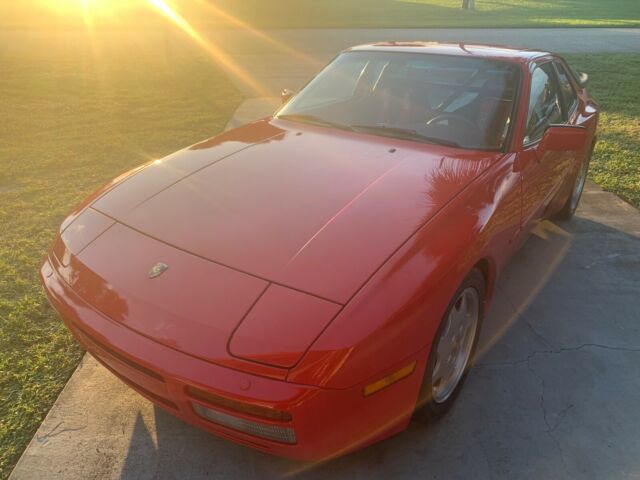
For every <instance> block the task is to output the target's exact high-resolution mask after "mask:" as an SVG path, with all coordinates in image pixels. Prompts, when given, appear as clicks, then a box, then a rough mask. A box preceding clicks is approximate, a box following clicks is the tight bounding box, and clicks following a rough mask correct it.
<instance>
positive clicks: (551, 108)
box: [524, 62, 564, 144]
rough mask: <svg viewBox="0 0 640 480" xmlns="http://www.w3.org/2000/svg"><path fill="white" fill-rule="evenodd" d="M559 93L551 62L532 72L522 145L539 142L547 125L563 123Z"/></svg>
mask: <svg viewBox="0 0 640 480" xmlns="http://www.w3.org/2000/svg"><path fill="white" fill-rule="evenodd" d="M563 121H564V118H563V115H562V108H561V105H560V92H559V91H558V84H557V82H556V79H555V72H554V70H553V66H552V65H551V62H548V63H545V64H543V65H541V66H539V67H536V69H535V70H534V71H533V74H532V76H531V92H530V94H529V112H528V114H527V130H526V134H525V138H524V143H525V144H528V143H532V142H536V141H538V140H540V139H541V138H542V135H543V134H544V132H545V130H546V129H547V127H548V126H549V125H553V124H557V123H563Z"/></svg>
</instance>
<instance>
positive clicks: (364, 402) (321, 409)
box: [41, 258, 426, 461]
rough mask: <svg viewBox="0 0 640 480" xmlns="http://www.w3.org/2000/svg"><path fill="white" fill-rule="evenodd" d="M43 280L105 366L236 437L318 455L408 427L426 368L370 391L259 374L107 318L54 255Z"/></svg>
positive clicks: (288, 453) (301, 455) (175, 410)
mask: <svg viewBox="0 0 640 480" xmlns="http://www.w3.org/2000/svg"><path fill="white" fill-rule="evenodd" d="M51 261H52V262H55V261H56V260H55V258H53V259H52V260H51ZM41 279H42V283H43V286H44V290H45V292H46V294H47V296H48V298H49V301H50V302H51V304H52V306H53V307H54V308H55V310H57V311H58V313H59V314H60V315H61V317H62V318H63V320H64V322H65V324H66V325H67V326H68V328H69V329H70V330H71V332H72V333H73V335H74V336H75V337H76V339H77V340H78V341H79V342H80V343H81V344H82V345H83V346H84V347H85V348H86V349H87V351H89V352H90V353H91V354H92V355H93V356H94V357H96V359H98V360H99V361H100V362H101V363H102V364H103V365H104V366H105V367H107V368H108V369H109V370H110V371H111V372H113V373H114V374H115V375H116V376H118V377H119V378H120V379H122V380H123V381H124V382H125V383H127V384H128V385H129V386H131V387H132V388H133V389H135V390H136V391H138V392H139V393H140V394H141V395H143V396H145V397H146V398H147V399H149V400H151V401H152V402H153V403H155V404H156V405H158V406H159V407H161V408H163V409H164V410H166V411H168V412H169V413H171V414H173V415H175V416H177V417H179V418H181V419H182V420H184V421H185V422H187V423H190V424H192V425H195V426H197V427H199V428H202V429H204V430H206V431H208V432H211V433H214V434H216V435H219V436H222V437H225V438H228V439H230V440H233V441H234V442H237V443H240V444H243V445H246V446H249V447H252V448H256V449H258V450H261V451H264V452H268V453H273V454H276V455H280V456H284V457H289V458H296V459H300V460H306V461H318V460H323V459H328V458H332V457H335V456H338V455H342V454H344V453H347V452H349V451H352V450H355V449H357V448H360V447H363V446H365V445H368V444H371V443H374V442H376V441H378V440H381V439H383V438H385V437H388V436H390V435H392V434H395V433H397V432H399V431H402V430H404V428H405V427H406V426H407V424H408V422H409V420H410V417H411V414H412V412H413V409H414V407H415V400H416V398H417V393H418V390H419V387H420V381H421V379H422V373H423V372H422V368H417V369H416V371H415V372H414V373H413V374H412V375H410V376H409V377H407V378H405V379H403V380H401V381H399V382H397V383H396V384H394V385H392V386H391V387H388V388H386V389H384V390H382V391H380V392H378V393H376V394H374V395H371V396H370V397H367V398H365V397H364V396H363V393H362V391H363V390H362V389H363V386H364V384H360V385H356V386H353V387H351V388H348V389H328V388H319V387H314V386H307V385H297V384H293V383H288V382H285V381H282V380H276V379H271V378H266V377H261V376H257V375H253V374H249V373H246V372H243V371H240V370H234V369H232V368H227V367H221V366H219V365H216V364H214V363H211V362H208V361H204V360H202V359H199V358H197V357H193V356H190V355H187V354H185V353H182V352H179V351H177V350H174V349H172V348H169V347H167V346H164V345H161V344H159V343H158V342H156V341H154V340H151V339H149V338H147V337H145V336H143V335H140V334H139V333H136V332H134V331H132V330H131V329H129V328H127V327H126V326H124V325H122V324H120V323H118V322H116V321H114V320H111V319H109V318H107V317H106V316H104V315H103V314H101V313H100V312H98V311H97V310H95V309H94V308H92V307H91V306H90V305H89V304H88V303H86V302H85V301H84V300H83V299H81V298H80V296H79V295H77V294H76V293H75V292H74V291H73V290H72V289H71V288H70V287H69V285H68V284H66V283H65V282H64V280H63V279H62V278H61V277H60V276H59V275H58V273H57V272H56V270H55V268H54V267H53V266H52V264H51V263H50V261H49V260H47V261H45V263H44V265H43V266H42V269H41ZM424 357H426V352H419V353H417V354H416V356H415V358H412V359H410V360H413V359H415V360H417V361H418V365H421V364H424V363H425V362H424V361H422V360H424ZM410 360H409V361H410ZM364 383H368V382H364ZM189 387H195V388H197V389H201V390H205V391H208V392H211V393H214V394H216V395H219V396H222V397H225V398H228V399H231V400H234V401H237V402H242V403H246V404H250V405H256V406H260V407H267V408H271V409H275V410H279V411H284V412H288V413H290V414H291V420H290V421H288V422H282V421H279V420H267V419H262V418H260V419H257V418H256V417H252V416H250V415H243V414H239V413H238V412H237V411H233V412H232V411H225V409H224V408H220V407H219V406H218V405H211V404H207V403H206V402H204V401H202V400H201V399H198V398H195V397H194V396H192V395H190V393H189V391H190V388H189ZM197 405H200V406H202V407H206V408H210V409H215V410H219V411H222V412H223V413H226V414H232V415H234V416H235V417H238V418H244V419H246V420H250V421H255V422H259V423H262V424H265V425H274V426H277V427H286V428H292V429H293V431H294V432H295V444H285V443H281V442H278V441H272V440H267V439H264V438H260V437H257V436H254V435H249V434H247V433H243V432H241V431H238V430H234V429H232V428H227V427H225V426H222V425H219V424H217V423H213V422H211V421H208V420H206V419H204V418H203V417H202V416H200V415H198V413H197V412H196V410H197V409H198V407H197ZM200 410H201V409H200Z"/></svg>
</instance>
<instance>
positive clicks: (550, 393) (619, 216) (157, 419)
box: [11, 29, 640, 480]
mask: <svg viewBox="0 0 640 480" xmlns="http://www.w3.org/2000/svg"><path fill="white" fill-rule="evenodd" d="M323 32H326V31H311V32H307V33H305V32H303V31H300V32H290V33H288V35H293V36H296V35H297V36H302V37H304V36H306V38H307V39H309V38H317V36H318V35H320V38H321V39H322V40H321V43H322V42H324V41H327V42H332V41H333V42H337V43H336V44H331V45H333V47H335V48H334V50H333V51H331V52H329V51H324V50H325V48H328V47H324V48H320V49H319V50H318V51H317V52H316V53H314V51H313V48H312V45H308V44H306V45H307V47H305V48H306V50H305V54H309V55H310V56H311V57H312V58H313V59H315V60H319V61H321V60H322V59H323V56H326V55H329V56H331V55H333V54H334V53H335V51H336V50H339V49H340V48H342V46H346V45H349V44H353V43H361V42H362V41H367V38H365V37H366V36H367V35H373V34H374V33H375V38H378V39H379V38H394V37H393V36H392V34H391V33H390V32H385V31H376V32H372V31H366V30H365V31H340V32H339V38H338V39H336V38H334V35H338V34H337V33H335V34H333V33H332V34H331V35H330V38H329V37H322V35H325V33H323ZM394 32H396V33H394V35H396V34H398V35H399V34H400V33H401V34H402V35H405V37H407V38H415V37H414V33H413V31H410V30H402V31H394ZM397 32H400V33H397ZM430 32H432V31H430ZM465 32H467V33H465ZM470 32H472V33H468V31H462V30H461V31H458V35H473V34H474V33H473V32H474V31H470ZM505 32H506V31H501V32H495V31H486V33H483V35H505ZM535 32H536V31H534V30H527V31H522V32H518V33H517V35H518V38H521V39H523V41H524V39H525V38H531V39H533V38H534V36H535V35H534V34H535ZM575 32H579V30H577V29H576V30H571V31H568V32H567V35H576V33H575ZM598 32H603V33H598ZM617 32H618V31H614V34H612V35H613V37H615V38H627V39H629V42H630V43H633V42H635V47H634V48H635V49H636V51H640V45H638V38H639V36H640V31H638V30H625V31H623V32H624V33H623V34H618V33H617ZM448 34H449V33H448ZM543 34H544V36H545V38H547V39H548V40H549V41H552V40H553V37H554V35H553V33H551V31H550V30H548V29H545V30H544V32H543ZM594 34H598V35H605V34H606V31H605V30H602V31H601V30H589V35H594ZM236 35H237V34H236ZM581 35H582V36H583V37H584V36H585V35H586V33H582V34H581ZM618 35H622V37H619V36H618ZM356 37H357V38H358V39H360V40H356ZM405 37H402V38H405ZM243 38H244V37H243ZM331 38H332V39H333V40H331ZM421 38H426V37H425V36H424V35H422V36H421ZM474 38H476V37H472V39H474ZM571 38H573V37H571ZM603 38H604V37H603ZM478 40H479V39H478ZM244 41H246V38H245V39H240V40H238V41H237V42H236V43H233V42H230V43H229V50H230V51H232V57H233V58H234V59H236V60H237V61H238V62H240V63H241V64H243V65H245V66H246V67H247V68H248V69H250V71H251V72H252V73H254V74H255V75H256V77H257V78H259V79H260V81H264V82H265V83H268V84H270V85H272V89H271V91H277V90H275V89H276V88H277V89H279V88H280V87H281V86H291V87H294V88H295V87H297V86H298V85H296V84H295V83H296V81H303V79H304V78H305V75H307V74H308V73H309V71H310V69H309V67H308V66H305V65H303V63H304V61H303V60H301V59H296V58H293V57H292V56H291V55H289V54H283V53H282V52H276V51H275V50H273V49H270V50H269V51H270V52H271V53H270V54H269V55H272V57H269V56H268V55H267V52H262V53H261V52H259V51H258V52H257V53H255V52H254V53H251V52H250V51H245V50H244V49H245V46H243V45H244V44H243V42H244ZM490 41H493V40H490ZM498 41H499V40H498ZM505 41H507V40H505ZM555 41H556V43H557V44H558V45H560V43H565V42H564V41H559V40H558V39H556V40H555ZM501 43H505V42H501ZM510 43H513V42H510ZM567 43H568V41H567ZM578 43H579V41H578ZM338 44H339V45H338ZM343 44H346V45H343ZM322 45H325V44H324V43H322ZM541 46H542V48H551V47H548V46H545V45H541ZM333 47H332V48H333ZM257 48H258V50H259V49H260V48H266V47H264V45H262V44H261V46H259V47H257ZM558 50H559V49H558ZM565 51H566V49H565ZM274 58H277V59H278V61H277V62H275V63H273V62H272V60H273V59H274ZM287 82H288V83H287ZM273 102H274V101H273V100H269V99H253V100H249V101H248V102H246V103H245V104H244V105H243V106H242V107H241V108H240V110H239V111H238V112H237V115H236V118H235V119H233V120H232V122H231V125H234V124H236V123H238V122H241V121H246V120H250V119H252V118H257V117H259V116H261V115H264V114H266V113H267V112H269V111H270V110H271V109H272V108H273ZM276 102H277V101H276ZM639 272H640V213H639V212H638V211H637V210H635V209H634V208H633V207H631V206H629V205H628V204H626V203H625V202H623V201H622V200H620V199H618V198H617V197H616V196H615V195H612V194H610V193H606V192H603V191H601V190H600V189H599V188H598V187H596V186H594V185H593V184H588V185H587V188H586V191H585V194H584V197H583V201H582V204H581V206H580V209H579V210H578V214H577V217H576V218H575V219H574V220H573V221H572V222H569V223H563V224H553V223H550V222H544V223H542V224H541V225H539V227H538V228H537V229H536V231H535V233H534V234H533V235H532V237H531V238H530V239H529V240H528V241H527V243H526V244H525V245H524V247H523V249H522V250H521V251H520V252H519V253H518V254H517V255H516V257H515V258H514V259H513V261H512V262H511V264H510V265H509V266H508V268H507V269H506V271H505V272H504V275H503V277H502V279H501V280H500V282H499V284H498V286H497V293H496V297H495V300H494V305H493V308H492V310H491V312H490V314H489V316H488V318H487V319H486V322H485V328H484V330H483V335H482V339H481V346H482V348H481V353H480V358H479V360H478V365H477V366H476V367H475V368H474V369H473V370H472V371H471V373H470V376H469V379H468V382H467V384H466V385H465V389H464V390H463V392H462V394H461V395H460V397H459V399H458V402H457V404H456V405H455V407H454V409H453V410H452V412H451V413H450V414H449V415H448V416H447V417H445V418H444V419H443V420H442V421H441V422H440V423H438V424H435V425H420V424H412V425H411V426H410V427H409V429H408V430H407V431H406V432H404V433H402V434H401V435H398V436H396V437H394V438H392V439H390V440H387V441H385V442H382V443H380V444H377V445H374V446H372V447H369V448H367V449H364V450H362V451H360V452H357V453H354V454H352V455H349V456H346V457H343V458H340V459H337V460H334V461H332V462H329V463H326V464H319V465H308V464H301V463H295V462H290V461H287V460H283V459H279V458H275V457H271V456H268V455H266V454H262V453H259V452H255V451H253V450H250V449H247V448H245V447H241V446H237V445H235V444H232V443H229V442H227V441H225V440H221V439H219V438H217V437H213V436H210V435H208V434H206V433H204V432H202V431H199V430H197V429H195V428H193V427H190V426H188V425H185V424H184V423H182V422H181V421H179V420H177V419H175V418H174V417H172V416H170V415H168V414H166V413H164V412H163V411H161V410H159V409H156V408H154V407H153V405H152V404H150V403H149V402H147V401H146V400H144V399H142V398H141V397H140V396H138V395H137V394H135V393H134V392H132V391H131V390H130V389H128V388H127V387H126V386H124V385H123V384H122V383H121V382H120V381H119V380H117V379H116V378H114V377H113V376H112V375H111V374H110V373H109V372H107V371H106V370H105V369H104V368H102V367H100V366H99V365H98V364H97V363H96V362H95V360H93V359H92V358H91V357H90V356H87V357H85V359H84V360H83V362H82V364H81V365H80V367H79V368H78V370H77V371H76V373H75V374H74V375H73V377H72V378H71V380H70V381H69V383H68V384H67V386H66V387H65V389H64V391H63V392H62V394H61V395H60V398H59V399H58V401H57V402H56V404H55V405H54V407H53V408H52V410H51V411H50V413H49V415H48V416H47V418H46V420H45V421H44V423H43V424H42V426H41V427H40V429H39V430H38V432H37V433H36V435H35V436H34V438H33V440H32V441H31V444H30V445H29V447H28V449H27V450H26V451H25V453H24V455H23V456H22V458H21V460H20V462H19V463H18V465H17V467H16V468H15V470H14V472H13V474H12V477H11V478H12V479H31V478H43V477H54V478H68V479H87V478H127V479H128V478H131V479H134V478H135V479H139V478H143V479H144V478H149V479H172V478H224V479H226V478H229V479H230V478H246V479H263V478H278V477H283V476H291V475H294V474H297V478H305V479H306V478H334V479H340V478H349V479H354V478H356V479H357V478H363V479H367V480H371V479H377V478H380V479H387V478H505V479H507V478H531V479H539V478H594V479H601V478H615V479H619V478H629V479H631V478H639V477H640V434H639V432H640V408H638V407H639V406H640V307H638V299H639V298H640V273H639Z"/></svg>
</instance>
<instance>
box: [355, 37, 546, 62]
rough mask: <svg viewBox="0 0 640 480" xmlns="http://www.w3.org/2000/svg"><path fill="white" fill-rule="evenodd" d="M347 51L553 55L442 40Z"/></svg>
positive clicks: (518, 57) (520, 58)
mask: <svg viewBox="0 0 640 480" xmlns="http://www.w3.org/2000/svg"><path fill="white" fill-rule="evenodd" d="M345 51H347V52H348V51H378V52H389V53H394V52H400V53H425V54H435V55H453V56H460V57H476V58H488V59H491V58H492V59H496V60H498V59H499V60H509V61H513V62H520V63H528V62H530V61H531V60H533V59H534V58H538V57H542V56H546V55H551V53H550V52H545V51H542V50H530V49H526V48H515V47H506V46H499V45H484V44H477V43H476V44H471V43H441V42H421V41H410V42H404V41H403V42H392V41H388V42H376V43H368V44H365V45H358V46H355V47H351V48H349V49H347V50H345Z"/></svg>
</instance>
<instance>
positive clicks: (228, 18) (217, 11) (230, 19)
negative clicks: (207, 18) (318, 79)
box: [195, 0, 322, 67]
mask: <svg viewBox="0 0 640 480" xmlns="http://www.w3.org/2000/svg"><path fill="white" fill-rule="evenodd" d="M195 1H196V2H197V3H198V4H200V5H201V6H203V7H204V8H206V9H208V10H209V11H210V12H211V13H212V14H213V15H216V16H218V17H220V18H222V19H223V20H224V21H225V22H227V23H229V24H231V25H233V26H235V27H238V28H239V29H241V30H244V31H246V32H248V33H250V34H251V35H253V36H254V37H257V38H259V39H261V40H264V41H265V42H267V43H269V44H271V45H273V46H274V47H277V48H279V49H280V50H282V51H284V52H287V53H288V54H290V55H291V56H292V57H295V58H297V59H298V60H302V61H303V62H305V63H307V64H309V65H312V66H314V67H320V66H322V63H320V62H318V61H317V60H316V59H314V58H313V57H310V56H309V55H305V54H304V53H302V52H300V51H299V50H296V49H295V48H292V47H290V46H289V45H287V44H285V43H282V42H280V41H278V40H276V39H275V38H273V37H270V36H269V35H267V34H266V33H264V32H262V31H260V30H257V29H255V28H253V27H252V26H251V25H249V24H248V23H246V22H243V21H242V20H240V19H238V18H236V17H234V16H233V15H231V14H229V13H227V12H225V11H224V10H222V9H221V8H220V7H218V6H216V5H213V4H212V3H209V2H208V1H207V0H195Z"/></svg>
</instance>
